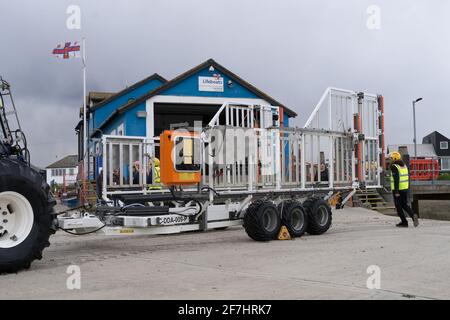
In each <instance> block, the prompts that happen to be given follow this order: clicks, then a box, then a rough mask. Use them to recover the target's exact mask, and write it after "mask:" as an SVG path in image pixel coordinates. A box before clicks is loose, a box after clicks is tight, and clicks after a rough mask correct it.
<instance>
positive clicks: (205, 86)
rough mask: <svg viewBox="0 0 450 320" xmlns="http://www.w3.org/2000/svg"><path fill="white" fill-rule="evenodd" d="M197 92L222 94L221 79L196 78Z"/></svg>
mask: <svg viewBox="0 0 450 320" xmlns="http://www.w3.org/2000/svg"><path fill="white" fill-rule="evenodd" d="M198 91H212V92H223V78H222V77H220V76H219V77H198Z"/></svg>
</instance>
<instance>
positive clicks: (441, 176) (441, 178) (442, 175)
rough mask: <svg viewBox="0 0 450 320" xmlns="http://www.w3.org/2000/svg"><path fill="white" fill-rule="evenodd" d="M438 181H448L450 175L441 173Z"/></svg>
mask: <svg viewBox="0 0 450 320" xmlns="http://www.w3.org/2000/svg"><path fill="white" fill-rule="evenodd" d="M438 180H450V173H441V174H440V175H439V177H438Z"/></svg>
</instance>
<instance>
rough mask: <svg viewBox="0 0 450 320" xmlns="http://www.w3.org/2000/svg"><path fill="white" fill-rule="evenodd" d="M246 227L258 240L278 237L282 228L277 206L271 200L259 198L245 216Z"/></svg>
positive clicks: (248, 232)
mask: <svg viewBox="0 0 450 320" xmlns="http://www.w3.org/2000/svg"><path fill="white" fill-rule="evenodd" d="M244 228H245V232H247V234H248V236H249V237H250V238H252V239H253V240H256V241H270V240H274V239H276V237H277V236H278V232H279V231H280V228H281V220H280V215H279V212H278V209H277V207H276V206H275V205H274V204H273V203H272V202H270V201H263V200H257V201H255V202H253V203H252V204H250V206H249V207H248V208H247V210H246V213H245V216H244Z"/></svg>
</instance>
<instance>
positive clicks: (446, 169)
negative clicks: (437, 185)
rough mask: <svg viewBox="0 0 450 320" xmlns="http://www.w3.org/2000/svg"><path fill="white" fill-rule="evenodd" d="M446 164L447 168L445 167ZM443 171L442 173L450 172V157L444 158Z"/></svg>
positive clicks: (442, 160)
mask: <svg viewBox="0 0 450 320" xmlns="http://www.w3.org/2000/svg"><path fill="white" fill-rule="evenodd" d="M444 162H445V163H446V166H444ZM441 170H442V171H450V157H442V158H441Z"/></svg>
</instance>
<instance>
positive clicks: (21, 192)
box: [0, 158, 56, 274]
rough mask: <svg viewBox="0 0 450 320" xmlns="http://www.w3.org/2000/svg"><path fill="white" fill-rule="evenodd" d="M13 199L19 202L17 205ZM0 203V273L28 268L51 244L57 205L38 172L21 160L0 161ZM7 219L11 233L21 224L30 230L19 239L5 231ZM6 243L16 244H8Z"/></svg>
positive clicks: (54, 229)
mask: <svg viewBox="0 0 450 320" xmlns="http://www.w3.org/2000/svg"><path fill="white" fill-rule="evenodd" d="M11 199H12V200H11ZM14 199H18V200H17V202H14V201H15V200H14ZM21 201H22V202H21ZM0 203H2V207H1V208H0V220H1V221H0V226H2V228H1V229H2V230H0V235H2V237H0V274H1V273H13V272H17V271H20V270H22V269H28V268H29V267H30V265H31V263H32V262H33V261H34V260H36V259H38V260H40V259H42V251H43V250H44V249H45V248H46V247H48V246H49V245H50V242H49V238H50V235H52V234H54V233H55V231H56V225H55V218H56V216H55V212H54V210H53V207H54V205H55V204H56V202H55V200H54V198H53V195H52V194H51V192H50V187H49V186H48V184H47V183H46V181H45V179H44V177H43V176H42V175H41V174H40V173H39V172H38V171H37V170H35V169H32V168H30V167H29V166H28V165H26V164H25V163H23V162H21V161H17V160H13V159H8V158H5V159H2V160H0ZM5 204H6V205H5ZM22 204H25V207H24V206H23V205H22ZM22 208H31V210H21V209H22ZM17 209H19V210H17ZM16 210H17V211H16ZM24 211H26V212H28V214H27V216H28V217H29V219H27V220H23V219H24V218H20V217H23V216H24V214H23V212H24ZM14 215H16V216H14ZM8 218H9V219H10V220H11V221H12V223H11V224H10V225H9V227H11V228H12V230H11V232H13V230H18V229H17V228H16V227H15V225H21V223H19V222H23V221H27V225H28V226H29V228H28V230H29V231H28V232H24V233H23V237H20V236H19V237H18V238H17V237H16V238H15V235H11V233H8V232H5V231H7V228H9V227H8V224H7V223H5V221H6V222H7V221H8V220H7V219H8ZM17 219H18V220H17ZM11 221H10V222H11ZM2 223H3V225H2ZM19 234H20V231H19ZM6 237H7V238H6ZM2 238H3V239H2ZM2 240H3V242H2ZM5 241H14V242H17V243H18V244H17V245H14V244H11V242H9V243H8V244H7V243H6V242H5Z"/></svg>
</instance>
